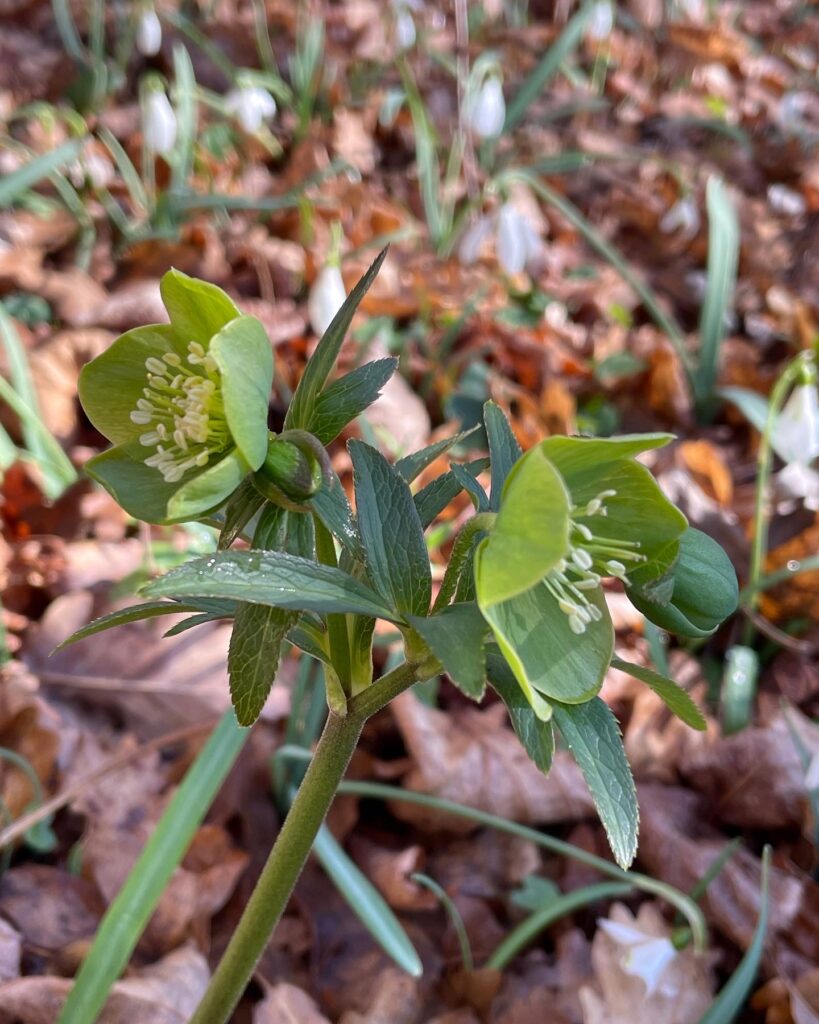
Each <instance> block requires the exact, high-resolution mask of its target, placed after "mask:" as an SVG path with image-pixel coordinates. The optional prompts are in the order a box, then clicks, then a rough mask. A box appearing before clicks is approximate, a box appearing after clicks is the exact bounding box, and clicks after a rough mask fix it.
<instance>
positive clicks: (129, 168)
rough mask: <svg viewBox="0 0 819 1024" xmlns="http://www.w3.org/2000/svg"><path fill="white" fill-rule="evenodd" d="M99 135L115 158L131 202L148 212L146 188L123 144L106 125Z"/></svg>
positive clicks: (99, 130)
mask: <svg viewBox="0 0 819 1024" xmlns="http://www.w3.org/2000/svg"><path fill="white" fill-rule="evenodd" d="M98 134H99V137H100V141H101V142H102V143H103V145H104V146H105V147H106V148H107V150H108V152H109V153H110V154H111V156H112V157H113V158H114V162H115V163H116V165H117V170H118V171H119V173H120V177H121V178H122V180H123V181H124V182H125V187H126V188H127V189H128V195H129V196H130V197H131V202H132V203H133V204H134V206H136V207H137V208H139V209H141V210H143V211H146V212H147V210H148V208H149V203H148V195H147V193H146V191H145V186H144V185H143V184H142V178H140V176H139V171H137V169H136V167H134V164H133V161H132V160H131V158H130V157H129V156H128V154H127V153H126V152H125V148H124V147H123V145H122V143H121V142H120V141H119V139H118V138H117V137H116V135H114V133H113V132H112V131H111V130H110V129H109V128H106V127H105V125H102V126H101V127H100V128H99V129H98Z"/></svg>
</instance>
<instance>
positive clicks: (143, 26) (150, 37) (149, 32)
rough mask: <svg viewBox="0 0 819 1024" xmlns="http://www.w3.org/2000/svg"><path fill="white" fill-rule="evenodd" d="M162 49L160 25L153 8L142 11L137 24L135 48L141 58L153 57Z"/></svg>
mask: <svg viewBox="0 0 819 1024" xmlns="http://www.w3.org/2000/svg"><path fill="white" fill-rule="evenodd" d="M161 47H162V24H161V22H160V20H159V18H158V16H157V13H156V11H155V10H154V9H153V7H149V8H147V9H146V10H144V11H143V12H142V13H141V14H140V16H139V21H138V22H137V30H136V48H137V49H138V50H139V52H140V53H141V54H142V56H143V57H155V56H156V55H157V54H158V53H159V51H160V48H161Z"/></svg>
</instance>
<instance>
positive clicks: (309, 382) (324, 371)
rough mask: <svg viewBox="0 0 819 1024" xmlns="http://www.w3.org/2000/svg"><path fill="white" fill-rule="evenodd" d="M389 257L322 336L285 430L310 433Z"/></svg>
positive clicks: (364, 279)
mask: <svg viewBox="0 0 819 1024" xmlns="http://www.w3.org/2000/svg"><path fill="white" fill-rule="evenodd" d="M386 255H387V250H386V249H383V250H382V251H381V252H380V253H379V254H378V256H376V258H375V260H374V261H373V263H372V266H371V267H370V268H369V270H368V271H367V272H366V274H364V276H363V277H362V278H361V280H360V281H359V282H358V284H357V285H356V286H355V288H353V290H352V291H351V292H350V294H349V295H348V296H347V299H346V301H345V303H344V305H343V306H342V307H341V309H340V310H339V311H338V313H336V315H335V316H334V317H333V322H332V323H331V324H330V326H329V327H328V328H327V330H326V331H325V332H324V334H323V335H322V338H321V341H319V343H318V345H317V346H316V350H315V352H314V353H313V355H312V356H311V357H310V360H309V362H308V363H307V366H306V367H305V368H304V373H303V374H302V377H301V380H300V381H299V384H298V387H297V388H296V392H295V394H294V395H293V400H292V402H291V403H290V408H289V409H288V410H287V416H286V417H285V421H284V428H285V430H295V429H301V430H310V422H311V419H312V417H313V414H314V412H315V408H316V403H317V400H318V396H319V393H320V392H321V390H322V388H323V387H324V385H325V383H326V381H327V378H328V377H329V376H330V373H331V371H332V369H333V367H334V366H335V362H336V359H338V354H339V352H340V351H341V345H342V342H343V341H344V337H345V335H346V334H347V330H348V328H349V326H350V323H351V322H352V319H353V314H354V313H355V311H356V309H357V308H358V304H359V303H360V302H361V300H362V299H363V298H364V296H365V295H366V293H367V291H368V289H369V287H370V285H371V284H372V283H373V281H374V280H375V276H376V274H377V273H378V271H379V270H380V269H381V264H382V263H383V262H384V259H385V258H386Z"/></svg>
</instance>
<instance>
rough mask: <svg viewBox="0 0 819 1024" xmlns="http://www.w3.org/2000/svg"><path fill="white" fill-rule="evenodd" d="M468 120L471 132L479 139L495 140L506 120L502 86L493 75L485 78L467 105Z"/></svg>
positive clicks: (498, 79)
mask: <svg viewBox="0 0 819 1024" xmlns="http://www.w3.org/2000/svg"><path fill="white" fill-rule="evenodd" d="M468 120H469V125H470V127H471V128H472V131H473V132H474V133H475V134H476V135H477V136H479V138H481V139H496V138H497V137H498V136H499V135H500V133H501V131H502V130H503V123H504V121H505V120H506V100H505V99H504V98H503V84H502V83H501V80H500V78H498V77H497V76H495V75H492V76H490V77H489V78H486V79H485V80H484V82H483V84H482V85H481V87H480V88H479V89H478V91H477V93H476V95H475V96H474V98H473V99H472V101H471V103H469V105H468Z"/></svg>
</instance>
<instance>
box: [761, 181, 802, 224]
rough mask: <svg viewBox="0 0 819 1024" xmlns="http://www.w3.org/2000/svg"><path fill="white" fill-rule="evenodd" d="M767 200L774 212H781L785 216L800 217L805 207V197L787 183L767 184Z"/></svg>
mask: <svg viewBox="0 0 819 1024" xmlns="http://www.w3.org/2000/svg"><path fill="white" fill-rule="evenodd" d="M768 202H769V203H770V204H771V209H772V210H774V212H775V213H781V214H783V216H785V217H801V216H802V214H803V213H804V212H805V210H806V209H807V203H806V202H805V197H804V196H802V195H800V194H799V193H798V192H795V191H794V190H793V189H792V188H788V186H787V185H780V184H776V185H769V186H768Z"/></svg>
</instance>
